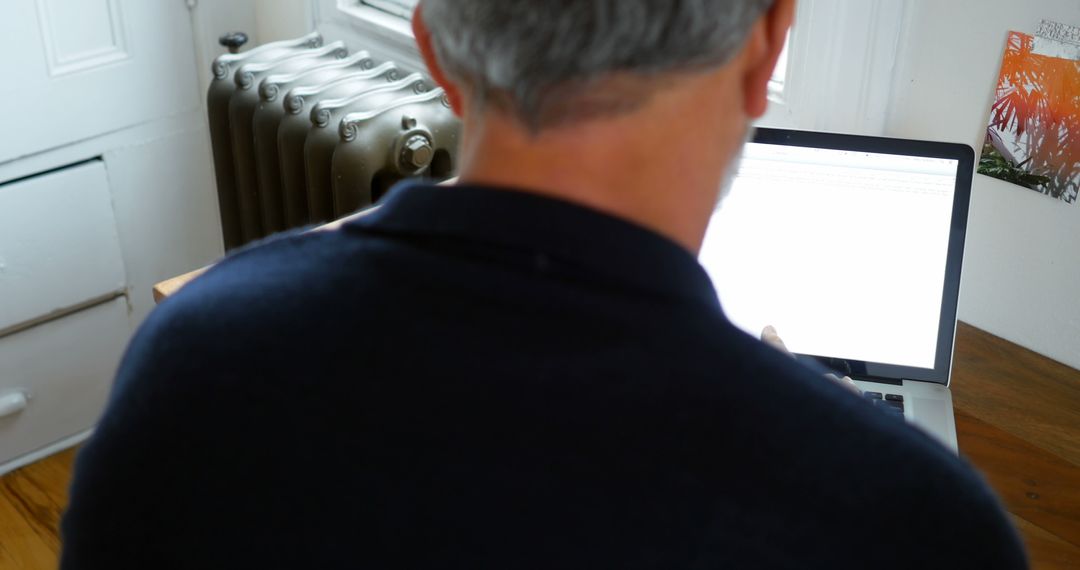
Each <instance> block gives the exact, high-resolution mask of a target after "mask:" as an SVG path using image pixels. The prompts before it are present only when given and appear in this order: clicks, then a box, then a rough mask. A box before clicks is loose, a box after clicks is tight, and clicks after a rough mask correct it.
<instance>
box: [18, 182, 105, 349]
mask: <svg viewBox="0 0 1080 570" xmlns="http://www.w3.org/2000/svg"><path fill="white" fill-rule="evenodd" d="M124 286H125V278H124V264H123V260H122V257H121V250H120V241H119V238H118V236H117V230H116V219H115V217H114V216H113V209H112V199H111V194H110V192H109V181H108V177H107V175H106V172H105V165H104V163H103V162H102V161H100V160H93V161H90V162H86V163H82V164H79V165H75V166H71V167H68V168H64V169H62V170H58V171H54V172H50V173H47V174H42V175H39V176H35V177H33V178H28V179H25V180H21V181H18V182H12V183H9V184H5V185H2V186H0V334H2V332H3V331H4V330H5V329H11V328H13V327H17V326H18V325H20V324H23V323H26V322H29V321H33V320H35V319H38V318H40V317H42V316H45V315H52V314H56V313H57V312H61V311H64V310H65V309H70V308H71V307H77V306H79V305H80V304H83V303H86V302H87V301H90V300H93V299H98V298H102V297H103V296H106V295H108V294H110V293H115V292H117V291H120V290H122V289H123V288H124Z"/></svg>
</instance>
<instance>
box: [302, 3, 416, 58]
mask: <svg viewBox="0 0 1080 570" xmlns="http://www.w3.org/2000/svg"><path fill="white" fill-rule="evenodd" d="M312 2H313V7H312V9H313V13H314V16H315V25H316V27H317V29H318V30H319V31H321V32H322V33H323V35H324V36H326V39H327V41H337V40H342V41H344V42H345V44H346V45H348V46H349V49H350V50H352V51H356V50H361V49H363V50H367V51H369V52H371V54H372V55H374V56H375V57H377V58H380V59H385V60H390V61H394V62H395V63H397V64H398V65H399V66H400V67H403V68H405V69H406V70H408V71H422V70H424V62H423V60H422V59H421V58H420V54H419V53H418V52H417V49H416V40H415V39H414V38H413V33H412V24H410V23H409V21H408V20H406V19H405V18H402V17H400V16H395V15H393V14H391V13H389V12H386V11H383V10H379V9H378V8H374V7H372V6H368V5H365V4H363V3H361V2H360V0H312Z"/></svg>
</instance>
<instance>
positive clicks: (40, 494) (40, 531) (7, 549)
mask: <svg viewBox="0 0 1080 570" xmlns="http://www.w3.org/2000/svg"><path fill="white" fill-rule="evenodd" d="M74 459H75V450H68V451H65V452H63V453H59V454H57V455H53V456H52V457H50V458H48V459H46V460H44V461H39V462H37V463H35V464H33V465H29V466H27V467H23V468H22V469H19V470H18V471H14V472H12V473H9V474H7V475H5V476H4V477H0V570H24V569H25V570H40V569H44V568H56V563H57V561H58V559H59V554H60V530H59V529H60V515H61V513H62V512H63V510H64V506H65V505H67V486H68V480H69V479H70V478H71V466H72V462H73V461H74Z"/></svg>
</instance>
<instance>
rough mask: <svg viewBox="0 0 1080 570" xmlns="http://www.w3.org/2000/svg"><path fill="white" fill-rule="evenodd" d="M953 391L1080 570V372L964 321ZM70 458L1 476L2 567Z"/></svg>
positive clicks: (1037, 517) (970, 440)
mask: <svg viewBox="0 0 1080 570" xmlns="http://www.w3.org/2000/svg"><path fill="white" fill-rule="evenodd" d="M952 391H953V399H954V405H955V407H956V429H957V438H958V439H959V443H960V451H961V454H963V455H964V456H965V457H966V458H967V459H968V460H969V461H971V462H972V463H973V464H974V465H975V466H976V467H977V468H978V469H979V470H980V471H982V473H983V474H984V475H985V476H986V478H987V480H988V481H989V482H990V484H991V486H993V487H994V489H995V490H996V491H997V492H998V494H999V495H1000V496H1001V498H1002V500H1003V501H1004V502H1005V505H1006V508H1007V509H1008V510H1009V512H1010V513H1011V515H1012V517H1013V521H1014V522H1015V523H1016V526H1017V528H1019V529H1020V532H1021V533H1022V534H1023V536H1024V539H1025V541H1026V543H1027V545H1028V550H1029V554H1030V557H1031V561H1032V568H1036V569H1040V570H1041V569H1056V568H1062V569H1077V568H1080V372H1078V371H1076V370H1073V369H1071V368H1068V367H1066V366H1062V365H1060V364H1058V363H1056V362H1053V361H1051V360H1048V359H1046V358H1044V357H1042V356H1039V355H1037V354H1035V353H1033V352H1030V351H1028V350H1025V349H1022V348H1020V347H1018V346H1016V345H1014V344H1011V343H1009V342H1007V341H1004V340H1002V339H999V338H997V337H994V336H991V335H989V334H987V333H984V332H982V331H980V330H978V329H975V328H973V327H970V326H968V325H964V324H961V326H960V329H959V330H958V333H957V342H956V361H955V373H954V383H953V388H952ZM73 458H74V452H73V451H66V452H64V453H61V454H59V455H55V456H53V457H50V458H49V459H46V460H44V461H41V462H39V463H36V464H34V465H30V466H29V467H25V468H23V469H21V470H19V471H15V472H13V473H11V474H9V475H7V476H5V477H2V478H0V570H39V569H44V568H55V567H56V562H57V557H58V553H59V551H60V537H59V532H58V530H57V529H58V524H59V521H60V515H61V512H62V511H63V508H64V505H65V504H66V503H67V483H68V479H69V477H70V473H71V465H72V460H73ZM957 524H963V521H957Z"/></svg>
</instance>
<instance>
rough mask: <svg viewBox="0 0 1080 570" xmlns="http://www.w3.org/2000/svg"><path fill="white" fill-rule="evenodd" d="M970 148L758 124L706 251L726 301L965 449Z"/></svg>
mask: <svg viewBox="0 0 1080 570" xmlns="http://www.w3.org/2000/svg"><path fill="white" fill-rule="evenodd" d="M973 171H974V151H973V150H972V149H971V147H968V146H966V145H961V144H950V143H937V142H926V141H914V140H900V139H886V138H878V137H862V136H854V135H839V134H830V133H814V132H805V131H790V130H780V129H759V130H758V131H757V133H756V135H755V137H754V139H753V141H752V142H750V143H749V144H748V145H747V146H746V149H745V150H744V153H743V156H742V159H741V160H740V163H739V167H738V172H737V175H736V176H735V178H734V181H733V183H732V186H731V188H730V190H729V193H728V194H727V195H726V197H725V198H724V199H723V201H722V202H721V203H720V205H719V207H718V208H717V210H716V212H715V213H714V216H713V219H712V223H711V224H710V227H709V231H708V234H707V236H706V238H705V243H704V246H703V248H702V251H701V255H700V260H701V263H702V265H703V266H704V267H705V268H706V270H707V271H709V273H710V275H711V277H712V280H713V282H714V284H715V286H716V289H717V293H718V295H719V297H720V302H721V305H722V306H723V308H724V312H725V314H726V315H727V316H728V318H729V319H731V321H732V322H733V323H735V325H736V326H738V327H739V328H741V329H743V330H745V331H746V332H747V333H749V334H752V335H754V336H758V335H760V333H761V331H762V329H763V328H764V327H765V326H767V325H771V326H773V327H775V328H776V329H777V331H778V333H779V335H780V336H781V338H783V340H784V342H785V343H786V344H787V346H788V348H789V349H790V350H791V351H792V352H793V353H795V354H796V356H797V358H800V359H807V360H813V361H815V362H817V363H818V364H821V365H824V366H825V367H827V368H828V369H830V370H833V371H835V372H836V373H838V374H840V375H847V376H850V377H851V378H853V379H854V380H855V381H856V384H857V385H858V386H859V387H860V388H861V389H862V390H863V391H864V396H865V397H866V398H867V399H868V400H872V404H873V405H875V406H877V407H879V408H880V409H881V410H882V412H883V413H890V414H892V415H895V416H897V417H900V416H902V417H903V418H904V419H906V420H907V421H908V422H910V423H912V424H915V425H917V426H919V427H920V428H922V429H923V430H925V431H927V432H928V433H930V434H931V435H933V436H934V437H936V438H937V439H938V440H940V441H941V442H942V443H943V444H945V445H946V446H948V447H949V448H950V449H952V450H954V451H955V450H956V449H957V444H956V424H955V420H954V417H953V407H952V396H951V394H950V393H949V389H948V386H949V382H950V379H951V372H952V358H953V343H954V340H955V334H956V308H957V300H958V297H959V291H960V273H961V266H962V262H963V252H964V238H965V232H966V229H967V215H968V203H969V200H970V196H971V180H972V173H973Z"/></svg>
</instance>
